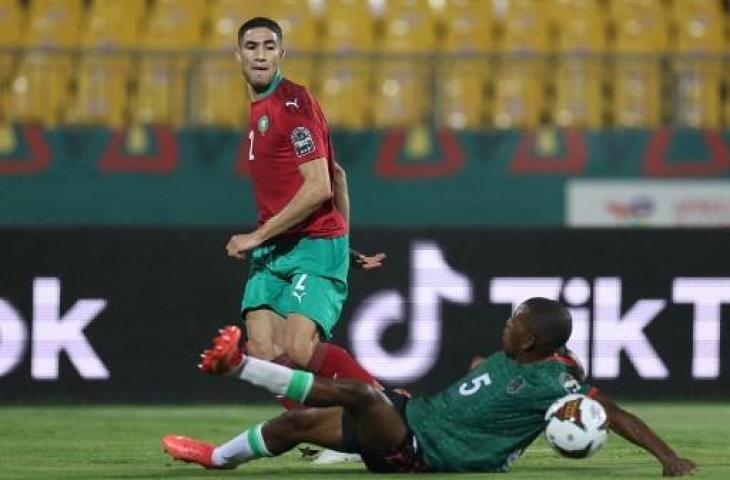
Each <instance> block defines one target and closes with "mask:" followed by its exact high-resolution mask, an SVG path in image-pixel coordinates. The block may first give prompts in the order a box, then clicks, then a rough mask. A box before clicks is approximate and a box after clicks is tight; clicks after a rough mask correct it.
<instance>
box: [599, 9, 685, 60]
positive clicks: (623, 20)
mask: <svg viewBox="0 0 730 480" xmlns="http://www.w3.org/2000/svg"><path fill="white" fill-rule="evenodd" d="M682 1H684V0H682ZM608 6H609V18H610V21H611V22H612V23H613V30H614V34H615V38H614V49H615V50H616V51H617V52H621V53H653V52H664V51H666V50H667V48H668V40H669V30H668V28H669V25H668V19H667V15H666V12H665V10H664V8H663V7H662V4H661V1H660V0H611V1H610V2H608Z"/></svg>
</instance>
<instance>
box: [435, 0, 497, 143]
mask: <svg viewBox="0 0 730 480" xmlns="http://www.w3.org/2000/svg"><path fill="white" fill-rule="evenodd" d="M443 18H444V39H443V42H441V43H440V46H441V50H442V52H443V53H444V54H447V57H446V58H443V59H442V60H440V61H439V64H438V69H437V77H436V78H437V80H436V98H435V101H436V120H437V122H438V123H439V124H440V125H445V126H448V127H450V128H454V129H464V128H469V129H472V128H477V127H479V126H482V125H483V124H484V114H485V105H486V101H485V100H486V95H485V92H486V89H487V86H488V84H489V77H488V75H487V72H489V71H491V69H490V68H489V63H488V59H487V57H485V56H484V54H485V53H487V52H492V51H494V49H495V48H496V46H495V42H494V38H493V28H492V20H493V19H492V17H491V10H490V2H489V1H488V0H449V1H448V2H447V3H446V11H445V15H443ZM448 54H455V55H453V58H452V56H451V55H448Z"/></svg>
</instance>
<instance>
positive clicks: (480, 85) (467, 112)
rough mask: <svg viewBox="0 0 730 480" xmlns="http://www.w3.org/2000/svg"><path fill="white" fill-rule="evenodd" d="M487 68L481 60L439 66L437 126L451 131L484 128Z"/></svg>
mask: <svg viewBox="0 0 730 480" xmlns="http://www.w3.org/2000/svg"><path fill="white" fill-rule="evenodd" d="M486 69H487V64H486V63H485V62H484V61H483V60H480V59H463V60H453V61H444V62H442V63H441V64H440V66H439V72H438V81H437V94H436V95H437V96H436V102H437V104H436V112H437V122H438V124H439V125H444V126H447V127H450V128H453V129H459V130H460V129H474V128H478V127H480V126H482V125H483V124H484V119H483V114H484V108H485V88H486V85H485V78H486Z"/></svg>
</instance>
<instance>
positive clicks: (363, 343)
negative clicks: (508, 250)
mask: <svg viewBox="0 0 730 480" xmlns="http://www.w3.org/2000/svg"><path fill="white" fill-rule="evenodd" d="M410 283H411V285H410V305H411V319H410V321H409V320H408V319H407V318H406V315H405V306H406V303H407V302H409V299H408V298H406V297H404V296H403V295H402V294H401V293H400V292H398V291H397V290H386V291H383V292H378V293H376V294H374V295H372V296H371V297H370V298H368V299H366V300H365V302H363V304H362V306H361V307H360V308H359V309H358V311H356V312H355V314H354V316H353V318H352V320H351V321H350V338H351V340H352V348H353V352H354V353H355V355H356V356H357V358H358V360H359V361H360V362H361V363H362V365H363V367H365V369H367V370H369V371H371V372H373V374H374V375H375V376H376V377H377V378H382V379H383V380H386V381H389V382H394V383H395V382H401V383H408V382H410V381H413V380H414V379H417V378H419V377H421V376H423V375H425V374H426V373H427V372H428V371H429V370H430V369H431V367H433V366H434V364H435V363H436V359H437V358H438V352H439V350H441V305H442V303H443V301H446V300H448V301H450V302H454V303H459V304H469V303H471V302H472V285H471V281H470V280H469V279H468V278H467V277H466V276H465V275H462V274H460V273H458V272H455V271H454V270H452V269H451V268H450V267H449V265H448V264H447V263H446V261H445V260H444V257H443V254H442V253H441V250H440V249H439V247H438V245H436V244H435V243H431V242H416V243H414V245H413V248H412V250H411V282H410ZM403 323H407V324H408V328H409V335H408V343H407V345H406V346H405V347H403V348H402V349H401V350H400V351H398V352H395V353H391V352H389V351H387V350H386V349H384V348H383V346H382V345H381V343H380V339H381V338H382V336H383V334H384V333H385V330H386V329H387V328H388V327H390V326H392V325H395V324H403Z"/></svg>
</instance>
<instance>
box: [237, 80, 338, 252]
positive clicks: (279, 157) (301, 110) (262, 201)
mask: <svg viewBox="0 0 730 480" xmlns="http://www.w3.org/2000/svg"><path fill="white" fill-rule="evenodd" d="M275 82H277V83H275V84H274V85H273V86H272V87H273V91H272V92H270V93H269V94H268V95H266V96H265V97H263V98H261V99H259V100H255V101H253V102H252V103H251V120H250V121H249V130H248V132H247V133H246V139H245V148H246V150H245V151H246V152H248V159H249V161H250V162H251V179H252V181H253V189H254V194H255V197H256V207H257V209H258V222H259V225H261V224H263V223H264V222H266V221H267V220H268V219H269V218H271V217H272V216H274V215H276V214H277V213H278V212H279V211H280V210H281V209H282V208H284V206H285V205H286V204H287V203H289V201H290V200H291V199H292V198H293V197H294V195H295V194H296V193H297V191H298V190H299V188H300V187H301V186H302V183H304V179H303V177H302V175H301V173H299V165H300V164H302V163H304V162H308V161H310V160H315V159H317V158H322V157H325V158H326V159H327V164H328V166H329V172H330V181H331V182H332V176H333V172H334V162H335V156H334V150H333V148H332V140H331V139H330V135H329V127H328V126H327V122H326V120H325V118H324V115H323V114H322V110H321V109H320V107H319V105H318V104H317V101H316V100H315V99H314V98H313V97H312V94H311V93H309V91H308V90H307V89H306V88H304V87H303V86H301V85H297V84H296V83H294V82H291V81H289V80H287V79H284V78H282V79H280V80H278V79H277V80H275ZM332 188H333V189H334V185H333V186H332ZM345 233H347V224H346V222H345V219H344V217H343V216H342V213H340V211H339V210H337V208H336V207H335V201H334V197H333V198H332V199H330V200H328V201H326V202H325V203H324V204H323V205H322V206H321V207H320V208H319V209H317V210H316V211H315V212H314V213H313V214H312V215H310V216H309V218H307V219H306V220H304V221H303V222H302V223H300V224H299V225H296V226H294V227H293V228H291V229H290V230H289V231H288V232H286V233H285V234H284V235H286V236H290V235H301V236H307V237H315V238H333V237H337V236H340V235H344V234H345Z"/></svg>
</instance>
